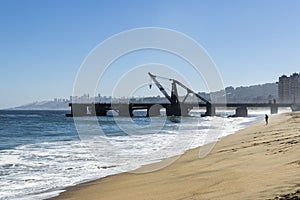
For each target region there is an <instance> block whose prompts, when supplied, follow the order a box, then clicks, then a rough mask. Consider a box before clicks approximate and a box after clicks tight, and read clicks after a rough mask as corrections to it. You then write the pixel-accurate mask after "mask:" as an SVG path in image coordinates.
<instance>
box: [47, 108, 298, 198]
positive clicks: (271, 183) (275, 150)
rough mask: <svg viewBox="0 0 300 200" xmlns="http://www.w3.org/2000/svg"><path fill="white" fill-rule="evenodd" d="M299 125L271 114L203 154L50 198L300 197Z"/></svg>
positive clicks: (195, 153)
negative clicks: (203, 155) (157, 168)
mask: <svg viewBox="0 0 300 200" xmlns="http://www.w3.org/2000/svg"><path fill="white" fill-rule="evenodd" d="M299 124H300V113H291V114H279V115H271V116H270V118H269V125H268V126H266V125H265V123H264V122H260V123H257V124H254V125H251V126H249V127H247V128H245V129H243V130H241V131H238V132H237V133H236V134H233V135H230V136H227V137H225V138H222V139H221V140H220V141H218V142H217V144H216V146H215V147H214V149H213V150H212V151H211V152H210V153H209V154H208V155H207V156H206V157H204V158H199V156H198V155H199V148H197V149H193V150H190V151H187V152H186V153H185V154H184V155H182V156H181V157H180V158H179V159H178V160H176V161H175V162H174V163H173V164H172V165H170V166H168V167H165V168H163V169H161V170H158V171H155V172H150V173H141V174H137V173H122V174H118V175H113V176H109V177H106V178H103V179H99V180H96V181H92V182H88V183H84V184H81V185H78V186H74V187H70V188H67V191H66V192H64V193H62V194H61V195H60V196H58V197H55V198H52V199H55V200H58V199H59V200H77V199H78V200H82V199H85V200H98V199H99V200H100V199H105V200H127V199H128V200H129V199H130V200H141V199H144V200H150V199H153V200H154V199H155V200H159V199H161V200H185V199H200V200H209V199H228V200H232V199H243V200H244V199H251V200H252V199H291V198H292V197H294V198H293V199H300V125H299ZM205 148H206V147H202V148H201V149H202V150H203V149H205ZM201 149H200V150H201ZM147 167H148V168H149V167H151V165H150V166H149V165H148V166H144V168H147Z"/></svg>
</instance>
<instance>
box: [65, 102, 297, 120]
mask: <svg viewBox="0 0 300 200" xmlns="http://www.w3.org/2000/svg"><path fill="white" fill-rule="evenodd" d="M69 106H70V107H71V113H70V114H66V116H73V117H80V116H106V115H107V111H109V110H115V111H117V112H118V113H119V116H121V117H132V116H133V111H134V110H142V109H144V110H147V115H146V116H147V117H149V116H150V117H151V116H159V115H160V110H161V109H162V108H164V109H166V115H167V116H173V115H175V116H188V113H189V111H190V110H191V109H193V108H199V107H205V108H206V112H205V114H204V115H203V116H214V115H216V108H217V107H221V108H226V107H230V108H235V115H233V116H236V117H246V116H248V108H262V107H269V108H270V109H271V114H276V113H278V108H279V107H290V108H292V110H293V111H296V110H300V105H295V104H283V103H281V104H277V103H216V104H206V103H202V104H201V103H181V104H175V105H171V104H170V103H160V104H156V103H129V104H128V103H120V104H109V103H96V104H95V103H70V104H69Z"/></svg>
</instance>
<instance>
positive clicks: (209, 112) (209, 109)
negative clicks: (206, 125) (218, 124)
mask: <svg viewBox="0 0 300 200" xmlns="http://www.w3.org/2000/svg"><path fill="white" fill-rule="evenodd" d="M215 115H216V107H215V106H213V105H207V106H206V113H205V115H204V116H215Z"/></svg>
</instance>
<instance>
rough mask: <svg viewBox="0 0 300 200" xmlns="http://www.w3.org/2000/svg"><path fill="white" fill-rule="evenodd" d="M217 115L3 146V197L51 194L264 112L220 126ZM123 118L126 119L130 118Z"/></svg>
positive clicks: (225, 131) (178, 150)
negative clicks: (116, 132)
mask: <svg viewBox="0 0 300 200" xmlns="http://www.w3.org/2000/svg"><path fill="white" fill-rule="evenodd" d="M215 119H218V117H207V118H201V119H199V118H197V119H196V118H183V119H182V122H181V123H180V124H174V123H170V124H167V125H166V126H165V127H164V128H163V129H160V130H157V131H156V133H153V130H152V131H151V134H148V133H147V126H146V128H144V129H143V132H139V130H136V129H135V131H136V132H132V133H130V134H128V135H125V136H124V135H117V136H105V135H93V137H91V138H88V139H84V140H83V141H78V140H75V141H56V142H42V143H35V144H28V145H23V146H19V147H16V148H14V149H9V150H1V151H0V177H1V182H0V199H3V200H4V199H18V200H21V199H22V200H23V199H33V200H35V199H45V198H49V197H52V196H55V195H58V194H59V193H60V192H62V191H63V188H65V187H67V186H72V185H76V184H79V183H82V182H86V181H89V180H94V179H97V178H101V177H105V176H108V175H111V174H116V173H120V172H124V171H129V170H133V169H136V168H138V167H140V166H141V165H144V164H148V163H151V162H157V161H159V160H162V159H164V158H167V157H171V156H174V155H180V154H182V153H183V152H184V151H186V150H188V149H191V148H195V147H198V146H201V145H203V144H204V143H208V142H212V141H215V140H217V139H219V138H220V137H224V136H226V135H229V134H232V133H234V132H235V131H237V130H239V129H241V128H243V127H245V126H246V125H248V124H250V123H253V122H255V121H258V120H262V117H251V118H219V119H222V126H219V124H214V123H212V122H214V121H215ZM85 120H87V119H85ZM110 120H111V119H108V121H110ZM122 120H124V121H123V122H124V123H126V120H128V119H122ZM195 121H197V123H195ZM104 124H105V123H104ZM108 126H114V125H112V124H109V125H108ZM89 128H93V127H89ZM141 128H143V126H141ZM111 129H112V130H117V129H114V127H111ZM154 132H155V131H154ZM214 133H218V134H214Z"/></svg>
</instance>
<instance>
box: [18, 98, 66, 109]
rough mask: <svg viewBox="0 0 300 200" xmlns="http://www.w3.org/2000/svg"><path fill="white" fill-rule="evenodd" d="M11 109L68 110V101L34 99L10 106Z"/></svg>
mask: <svg viewBox="0 0 300 200" xmlns="http://www.w3.org/2000/svg"><path fill="white" fill-rule="evenodd" d="M12 109H13V110H69V109H70V108H69V101H54V100H52V101H36V102H32V103H29V104H25V105H22V106H18V107H15V108H12Z"/></svg>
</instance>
